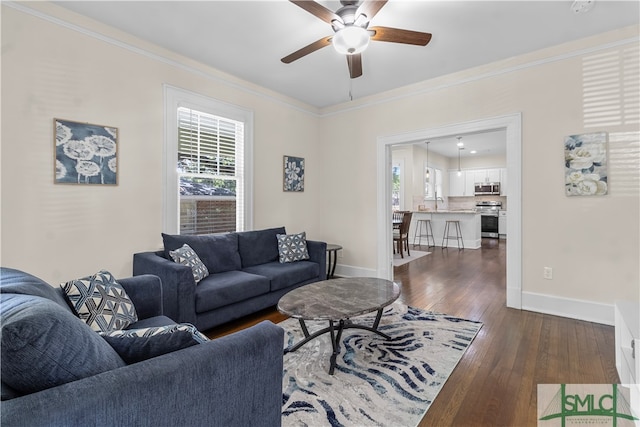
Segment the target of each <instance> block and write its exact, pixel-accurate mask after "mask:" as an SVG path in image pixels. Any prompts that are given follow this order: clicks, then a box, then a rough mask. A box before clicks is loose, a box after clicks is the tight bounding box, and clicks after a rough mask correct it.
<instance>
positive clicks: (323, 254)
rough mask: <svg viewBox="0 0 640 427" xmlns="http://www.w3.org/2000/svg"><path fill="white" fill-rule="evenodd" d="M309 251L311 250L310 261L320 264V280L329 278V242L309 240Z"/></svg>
mask: <svg viewBox="0 0 640 427" xmlns="http://www.w3.org/2000/svg"><path fill="white" fill-rule="evenodd" d="M307 251H309V261H313V262H317V263H318V264H320V275H319V280H326V279H327V243H326V242H318V241H315V240H307Z"/></svg>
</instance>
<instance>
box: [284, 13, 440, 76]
mask: <svg viewBox="0 0 640 427" xmlns="http://www.w3.org/2000/svg"><path fill="white" fill-rule="evenodd" d="M289 1H290V2H291V3H293V4H295V5H297V6H299V7H301V8H302V9H304V10H306V11H307V12H309V13H310V14H312V15H313V16H315V17H317V18H320V19H322V20H323V21H325V22H326V23H328V24H331V28H332V29H333V31H334V33H335V34H334V35H332V36H327V37H323V38H321V39H320V40H317V41H315V42H313V43H311V44H309V45H307V46H305V47H303V48H302V49H299V50H297V51H295V52H293V53H292V54H290V55H287V56H285V57H284V58H282V59H281V61H282V62H284V63H285V64H289V63H291V62H293V61H295V60H297V59H300V58H302V57H303V56H305V55H308V54H310V53H313V52H315V51H316V50H318V49H321V48H323V47H325V46H328V45H330V44H332V45H333V47H334V48H335V49H336V51H338V52H339V53H342V54H345V55H346V58H347V65H348V66H349V75H350V76H351V78H352V79H355V78H356V77H360V76H361V75H362V56H361V53H362V51H364V50H365V49H366V48H367V46H368V45H369V41H370V40H374V41H382V42H392V43H403V44H412V45H417V46H426V45H427V43H429V41H430V40H431V34H429V33H421V32H419V31H411V30H402V29H399V28H389V27H371V28H369V22H371V19H373V17H374V16H375V15H376V14H377V13H378V12H379V11H380V9H382V7H383V6H384V5H385V4H386V3H387V0H380V1H378V0H340V3H341V4H342V7H341V8H340V9H338V10H336V11H335V12H333V11H332V10H329V9H327V8H326V7H324V6H322V5H321V4H319V3H316V2H315V1H312V0H289Z"/></svg>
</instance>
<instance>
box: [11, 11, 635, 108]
mask: <svg viewBox="0 0 640 427" xmlns="http://www.w3.org/2000/svg"><path fill="white" fill-rule="evenodd" d="M2 5H3V6H8V7H11V8H13V9H16V10H19V11H21V12H23V13H26V14H29V15H32V16H34V17H37V18H40V19H43V20H46V21H48V22H51V23H54V24H56V25H60V26H62V27H64V28H67V29H70V30H73V31H76V32H79V33H81V34H84V35H86V36H89V37H92V38H95V39H97V40H100V41H102V42H104V43H108V44H111V45H114V46H117V47H120V48H122V49H126V50H128V51H131V52H133V53H136V54H138V55H142V56H145V57H147V58H150V59H153V60H155V61H158V62H161V63H164V64H167V65H170V66H172V67H176V68H179V69H182V70H184V71H187V72H190V73H193V74H196V75H199V76H201V77H204V78H206V79H208V80H211V81H214V82H216V83H219V84H222V85H225V86H228V87H231V88H234V89H236V90H240V91H243V92H245V93H249V94H251V95H254V96H257V97H260V98H263V99H267V100H269V101H271V102H274V103H277V104H280V105H283V106H285V107H287V108H291V109H294V110H297V111H299V112H302V113H306V114H309V115H311V116H313V117H318V118H323V117H331V116H335V115H338V114H343V113H348V112H352V111H357V110H362V109H365V108H370V107H373V106H376V105H382V104H386V103H390V102H395V101H399V100H403V99H406V98H410V97H415V96H418V95H424V94H428V93H431V92H435V91H440V90H442V89H447V88H450V87H455V86H459V85H463V84H467V83H471V82H476V81H479V80H484V79H490V78H493V77H496V76H500V75H503V74H509V73H513V72H517V71H521V70H524V69H527V68H534V67H538V66H540V65H545V64H550V63H554V62H559V61H565V60H567V59H570V58H575V57H577V56H581V55H587V54H592V53H595V52H599V51H602V50H606V49H611V48H615V47H620V46H624V45H627V44H631V43H637V42H638V41H640V37H630V38H625V39H621V40H617V41H614V42H610V43H605V44H602V45H599V46H593V47H589V48H584V49H578V50H575V51H571V52H566V53H563V54H559V55H554V56H551V57H548V58H543V59H538V60H534V61H529V62H526V63H523V64H520V65H515V66H510V67H505V68H499V69H495V70H492V71H488V72H484V73H480V74H477V75H474V76H470V77H465V78H460V79H456V80H455V81H452V82H448V83H444V84H440V85H435V86H431V87H427V88H420V86H423V85H424V84H425V82H428V81H429V80H425V81H423V82H419V83H415V84H413V85H409V86H403V87H401V88H397V89H392V90H390V91H388V92H386V93H383V94H376V95H370V96H368V97H364V98H361V99H359V100H358V101H349V102H347V103H344V104H336V105H333V106H330V107H324V108H316V107H313V106H311V105H306V106H305V107H303V106H300V105H298V104H295V103H293V102H288V101H286V100H283V99H281V98H279V97H276V96H273V95H270V94H268V93H266V91H268V89H266V88H261V89H264V90H258V89H254V88H251V87H249V86H248V85H249V84H251V83H250V82H246V83H247V85H245V84H242V83H238V82H234V81H231V80H229V79H225V78H223V77H221V76H219V75H216V74H214V73H211V72H207V71H203V70H200V69H198V68H195V67H191V66H189V65H187V64H185V63H182V62H180V61H177V60H174V59H171V58H168V57H166V56H163V55H160V54H157V53H154V52H150V51H149V50H146V49H143V48H140V47H137V46H134V45H133V44H130V43H125V42H122V41H120V40H117V39H115V38H113V37H109V36H106V35H104V34H100V33H98V32H96V31H92V30H89V29H87V28H84V27H81V26H79V25H76V24H73V23H71V22H68V21H66V20H64V19H61V18H58V17H55V16H52V15H50V14H48V13H46V12H42V11H39V10H36V9H32V8H30V7H27V6H24V5H23V4H22V3H18V2H15V1H6V0H5V1H2ZM131 37H133V36H131ZM177 55H179V54H177ZM202 65H203V66H204V67H208V66H206V65H204V64H202ZM209 68H212V67H209ZM465 71H468V70H463V71H461V73H464V72H465ZM438 78H439V77H436V78H435V79H438ZM435 79H430V80H435ZM256 86H257V85H256ZM257 87H259V86H257ZM412 87H415V90H410V89H411V88H412ZM259 88H260V87H259ZM398 92H403V93H398ZM282 96H283V97H284V96H285V95H282ZM374 98H375V99H374ZM355 102H357V105H353V104H354V103H355Z"/></svg>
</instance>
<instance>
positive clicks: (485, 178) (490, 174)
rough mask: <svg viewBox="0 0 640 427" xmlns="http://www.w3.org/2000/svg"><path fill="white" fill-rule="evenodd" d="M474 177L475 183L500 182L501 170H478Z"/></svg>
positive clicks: (475, 171)
mask: <svg viewBox="0 0 640 427" xmlns="http://www.w3.org/2000/svg"><path fill="white" fill-rule="evenodd" d="M473 176H474V179H475V182H500V169H499V168H496V169H476V170H474V171H473Z"/></svg>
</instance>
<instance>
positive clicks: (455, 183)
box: [449, 171, 467, 197]
mask: <svg viewBox="0 0 640 427" xmlns="http://www.w3.org/2000/svg"><path fill="white" fill-rule="evenodd" d="M465 178H466V173H465V172H464V171H463V172H462V173H461V174H460V176H458V171H449V197H461V196H466V195H467V194H465V189H466V186H465Z"/></svg>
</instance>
